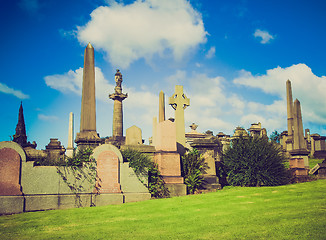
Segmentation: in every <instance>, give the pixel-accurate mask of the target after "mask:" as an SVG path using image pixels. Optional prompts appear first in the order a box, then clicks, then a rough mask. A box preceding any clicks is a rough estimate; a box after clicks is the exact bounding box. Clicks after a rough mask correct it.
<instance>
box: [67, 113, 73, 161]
mask: <svg viewBox="0 0 326 240" xmlns="http://www.w3.org/2000/svg"><path fill="white" fill-rule="evenodd" d="M73 153H74V114H73V113H72V112H71V113H70V114H69V130H68V147H67V150H66V155H67V156H68V157H72V156H73Z"/></svg>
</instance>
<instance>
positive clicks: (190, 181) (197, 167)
mask: <svg viewBox="0 0 326 240" xmlns="http://www.w3.org/2000/svg"><path fill="white" fill-rule="evenodd" d="M181 162H182V168H181V174H182V176H183V177H184V182H185V184H186V185H187V191H188V193H191V194H192V193H194V192H195V191H196V190H197V189H199V188H200V187H201V185H202V184H203V181H204V179H203V176H202V175H203V173H204V172H205V170H206V169H207V164H206V163H205V159H204V158H203V157H202V156H201V155H200V153H199V152H198V150H197V149H193V150H192V151H189V152H187V153H186V154H185V155H184V156H182V157H181Z"/></svg>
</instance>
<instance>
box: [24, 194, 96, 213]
mask: <svg viewBox="0 0 326 240" xmlns="http://www.w3.org/2000/svg"><path fill="white" fill-rule="evenodd" d="M90 205H91V195H90V194H81V195H80V198H78V199H77V198H76V195H27V196H25V211H26V212H33V211H41V210H51V209H67V208H76V207H89V206H90Z"/></svg>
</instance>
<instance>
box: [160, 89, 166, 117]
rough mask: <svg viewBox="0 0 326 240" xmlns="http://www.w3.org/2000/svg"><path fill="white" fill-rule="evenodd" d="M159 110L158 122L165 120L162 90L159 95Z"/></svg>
mask: <svg viewBox="0 0 326 240" xmlns="http://www.w3.org/2000/svg"><path fill="white" fill-rule="evenodd" d="M158 107H159V110H158V122H163V121H165V94H164V92H163V91H161V92H160V95H159V105H158Z"/></svg>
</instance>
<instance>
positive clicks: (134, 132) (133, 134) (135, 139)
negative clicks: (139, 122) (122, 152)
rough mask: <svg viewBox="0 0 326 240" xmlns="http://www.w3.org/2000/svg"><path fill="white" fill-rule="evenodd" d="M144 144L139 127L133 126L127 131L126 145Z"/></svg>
mask: <svg viewBox="0 0 326 240" xmlns="http://www.w3.org/2000/svg"><path fill="white" fill-rule="evenodd" d="M139 144H143V139H142V134H141V129H140V128H139V127H137V126H135V125H134V126H131V127H130V128H128V129H127V130H126V145H139Z"/></svg>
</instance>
